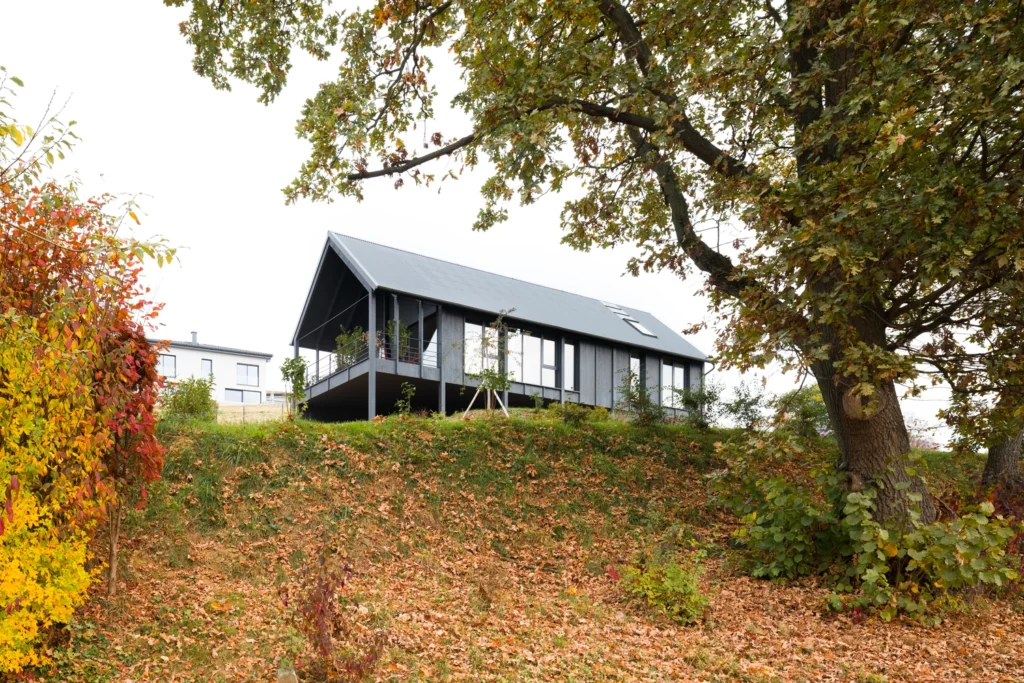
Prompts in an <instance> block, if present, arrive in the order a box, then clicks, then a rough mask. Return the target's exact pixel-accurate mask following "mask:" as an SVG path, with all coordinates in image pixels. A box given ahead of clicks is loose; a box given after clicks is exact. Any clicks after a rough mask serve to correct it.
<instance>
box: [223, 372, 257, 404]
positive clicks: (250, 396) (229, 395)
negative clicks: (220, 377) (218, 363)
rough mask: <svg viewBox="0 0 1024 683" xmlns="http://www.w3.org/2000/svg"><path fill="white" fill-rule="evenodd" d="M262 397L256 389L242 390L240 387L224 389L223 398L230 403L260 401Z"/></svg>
mask: <svg viewBox="0 0 1024 683" xmlns="http://www.w3.org/2000/svg"><path fill="white" fill-rule="evenodd" d="M251 367H256V366H251ZM262 399H263V396H262V394H260V392H258V391H243V390H241V389H225V390H224V400H225V401H229V402H231V403H262Z"/></svg>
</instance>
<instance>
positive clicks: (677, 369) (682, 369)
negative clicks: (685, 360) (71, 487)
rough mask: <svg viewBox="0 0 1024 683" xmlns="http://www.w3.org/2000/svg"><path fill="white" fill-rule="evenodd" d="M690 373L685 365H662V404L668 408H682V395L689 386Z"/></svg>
mask: <svg viewBox="0 0 1024 683" xmlns="http://www.w3.org/2000/svg"><path fill="white" fill-rule="evenodd" d="M689 375H690V372H689V368H687V367H686V366H685V365H672V364H671V363H662V365H661V404H662V405H663V406H665V407H667V408H682V407H683V405H682V401H681V400H680V394H681V393H682V392H683V391H685V390H686V387H687V385H688V384H689V382H688V380H689V379H690V377H689Z"/></svg>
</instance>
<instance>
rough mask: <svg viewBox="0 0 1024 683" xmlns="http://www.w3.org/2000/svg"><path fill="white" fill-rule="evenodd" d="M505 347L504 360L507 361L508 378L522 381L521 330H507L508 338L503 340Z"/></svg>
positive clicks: (513, 380)
mask: <svg viewBox="0 0 1024 683" xmlns="http://www.w3.org/2000/svg"><path fill="white" fill-rule="evenodd" d="M505 348H506V350H507V351H508V355H507V356H506V362H507V363H508V379H509V381H510V382H522V381H523V332H522V330H509V333H508V338H507V339H506V340H505Z"/></svg>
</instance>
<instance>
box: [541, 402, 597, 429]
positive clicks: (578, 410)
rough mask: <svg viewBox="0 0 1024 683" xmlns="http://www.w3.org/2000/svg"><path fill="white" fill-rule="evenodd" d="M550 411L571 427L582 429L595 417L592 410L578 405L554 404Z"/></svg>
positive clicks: (549, 408) (569, 403)
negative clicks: (581, 427)
mask: <svg viewBox="0 0 1024 683" xmlns="http://www.w3.org/2000/svg"><path fill="white" fill-rule="evenodd" d="M548 410H549V411H551V413H552V414H554V415H555V416H556V417H557V418H558V419H560V420H561V421H562V422H564V423H565V424H567V425H569V426H570V427H580V426H582V425H583V424H584V423H586V422H589V421H590V420H591V419H593V417H594V413H593V411H592V410H590V409H589V408H586V407H584V406H581V405H580V404H578V403H571V402H568V403H552V404H551V405H550V406H549V407H548Z"/></svg>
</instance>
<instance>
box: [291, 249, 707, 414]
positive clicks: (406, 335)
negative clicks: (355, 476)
mask: <svg viewBox="0 0 1024 683" xmlns="http://www.w3.org/2000/svg"><path fill="white" fill-rule="evenodd" d="M499 316H503V318H502V319H503V323H504V328H505V329H506V331H507V332H506V334H502V335H500V336H501V338H498V337H499V335H498V333H497V332H496V331H495V330H494V329H493V327H491V325H492V324H493V323H494V321H495V320H496V319H497V318H498V317H499ZM292 345H293V346H294V350H295V354H296V355H299V354H300V353H301V354H303V355H305V356H306V357H307V360H308V361H309V371H308V374H307V378H306V379H307V382H306V385H307V389H306V398H307V400H308V405H309V415H310V416H311V417H313V418H314V419H322V420H355V419H366V418H373V417H374V416H375V415H378V414H381V413H387V412H390V411H391V410H393V408H394V405H395V402H396V401H397V400H398V399H399V398H401V396H402V394H401V387H402V384H403V383H405V382H409V383H411V384H413V386H415V387H416V393H415V397H414V398H413V408H414V409H427V410H437V411H441V412H453V411H456V410H464V409H465V408H466V407H467V406H468V405H469V402H470V399H471V398H472V396H473V393H474V386H475V385H476V384H477V382H476V381H475V380H474V379H473V377H472V375H474V374H475V373H479V372H480V371H481V370H484V369H494V370H500V371H503V372H506V373H508V376H509V378H510V379H511V388H510V389H509V391H508V392H506V393H505V395H504V396H503V400H504V402H505V403H506V404H507V405H511V406H527V405H533V403H534V400H535V397H536V396H537V395H539V396H540V397H541V398H542V399H543V400H544V401H560V402H566V401H571V402H577V403H581V404H585V405H591V406H604V407H606V408H613V407H615V406H616V404H617V403H618V402H619V400H620V393H621V387H622V386H623V381H624V379H625V378H626V377H627V376H630V375H632V376H634V377H638V378H639V381H640V382H641V384H642V385H643V387H644V388H645V389H646V390H647V391H648V392H650V394H651V396H652V398H654V400H655V401H657V402H658V403H659V404H660V405H662V406H663V407H665V408H666V410H667V411H668V412H669V413H674V412H676V411H677V410H678V408H677V406H678V400H677V394H676V392H675V391H673V389H674V388H676V389H681V388H683V387H697V386H699V385H700V384H701V382H702V381H703V374H704V362H705V359H706V357H705V356H704V354H702V353H701V352H700V351H698V350H697V349H696V348H694V347H693V346H692V345H691V344H690V343H689V342H687V341H686V340H685V339H683V338H682V337H681V336H679V335H678V334H677V333H675V332H673V331H672V330H671V329H669V328H668V327H667V326H665V325H664V324H663V323H662V322H661V321H659V320H658V319H657V318H655V317H654V316H653V315H651V314H649V313H646V312H644V311H638V310H635V309H631V308H626V307H623V306H619V305H617V304H613V303H609V302H602V301H598V300H597V299H592V298H590V297H585V296H581V295H578V294H571V293H569V292H564V291H561V290H558V289H552V288H550V287H543V286H541V285H537V284H534V283H530V282H524V281H522V280H517V279H515V278H510V277H505V276H502V275H496V274H494V273H488V272H485V271H482V270H478V269H476V268H470V267H468V266H462V265H458V264H454V263H450V262H447V261H443V260H439V259H434V258H430V257H426V256H422V255H419V254H414V253H411V252H408V251H404V250H401V249H395V248H392V247H387V246H384V245H380V244H375V243H373V242H367V241H365V240H360V239H356V238H354V237H348V236H345V235H340V234H338V233H333V232H332V233H329V234H328V239H327V243H326V244H325V245H324V249H323V252H322V254H321V257H320V263H319V265H318V267H317V271H316V276H315V277H314V279H313V284H312V285H311V286H310V290H309V294H308V295H307V297H306V302H305V305H304V306H303V309H302V315H301V316H300V318H299V324H298V327H297V328H296V331H295V335H294V336H293V338H292ZM478 405H479V404H478Z"/></svg>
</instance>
